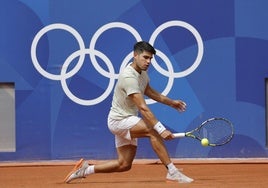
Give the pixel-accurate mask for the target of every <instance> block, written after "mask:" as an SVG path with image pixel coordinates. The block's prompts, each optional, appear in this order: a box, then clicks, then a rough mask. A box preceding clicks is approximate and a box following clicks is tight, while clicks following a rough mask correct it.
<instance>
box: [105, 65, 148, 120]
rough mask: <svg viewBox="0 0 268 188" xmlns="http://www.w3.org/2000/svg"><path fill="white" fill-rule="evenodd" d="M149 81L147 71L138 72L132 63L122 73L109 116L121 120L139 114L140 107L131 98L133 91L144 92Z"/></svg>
mask: <svg viewBox="0 0 268 188" xmlns="http://www.w3.org/2000/svg"><path fill="white" fill-rule="evenodd" d="M148 82H149V77H148V74H147V71H142V72H141V74H140V73H138V72H137V71H136V70H135V69H134V68H133V67H132V66H130V64H129V65H128V66H127V67H126V68H125V69H124V70H123V71H122V72H121V73H120V75H119V77H118V80H117V83H116V86H115V89H114V95H113V101H112V107H111V109H110V113H109V117H110V118H112V119H115V120H121V119H124V118H126V117H129V116H133V115H134V116H137V115H138V108H137V106H136V105H135V104H134V103H133V102H132V101H131V100H130V99H129V95H130V94H133V93H142V94H144V90H145V88H146V86H147V84H148Z"/></svg>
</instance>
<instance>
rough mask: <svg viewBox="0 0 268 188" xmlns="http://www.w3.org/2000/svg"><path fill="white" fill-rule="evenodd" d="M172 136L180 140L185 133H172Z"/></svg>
mask: <svg viewBox="0 0 268 188" xmlns="http://www.w3.org/2000/svg"><path fill="white" fill-rule="evenodd" d="M173 136H174V137H175V138H182V137H185V133H173Z"/></svg>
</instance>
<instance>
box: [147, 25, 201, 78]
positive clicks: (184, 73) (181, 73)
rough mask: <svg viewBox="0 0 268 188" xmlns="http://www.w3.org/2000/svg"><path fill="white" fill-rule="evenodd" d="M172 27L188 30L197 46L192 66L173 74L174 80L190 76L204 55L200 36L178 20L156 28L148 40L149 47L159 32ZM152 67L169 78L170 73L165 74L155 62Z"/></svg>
mask: <svg viewBox="0 0 268 188" xmlns="http://www.w3.org/2000/svg"><path fill="white" fill-rule="evenodd" d="M173 26H181V27H184V28H186V29H188V30H189V31H191V32H192V34H193V35H194V37H195V39H196V41H197V46H198V53H197V57H196V59H195V61H194V63H193V64H192V66H190V67H189V68H188V69H186V70H184V71H181V72H177V73H173V74H174V75H173V76H174V77H175V78H181V77H185V76H187V75H189V74H191V73H192V72H193V71H194V70H195V69H196V68H197V67H198V66H199V64H200V63H201V60H202V57H203V53H204V45H203V41H202V38H201V36H200V34H199V33H198V31H197V30H196V29H195V28H194V27H193V26H192V25H190V24H188V23H186V22H183V21H178V20H173V21H169V22H166V23H163V24H162V25H160V26H159V27H158V28H156V30H155V31H154V32H153V34H152V36H151V38H150V40H149V43H150V44H151V45H153V44H154V42H155V40H156V37H157V36H158V35H159V33H160V32H162V31H163V30H164V29H167V28H169V27H173ZM154 66H155V68H156V69H157V70H158V71H159V72H161V73H162V74H163V75H165V76H166V77H168V76H170V73H169V72H167V71H166V70H164V69H162V67H161V66H159V65H158V64H156V62H155V63H154Z"/></svg>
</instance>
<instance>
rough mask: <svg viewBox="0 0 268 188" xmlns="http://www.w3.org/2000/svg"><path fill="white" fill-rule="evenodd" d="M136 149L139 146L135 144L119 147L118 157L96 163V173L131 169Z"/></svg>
mask: <svg viewBox="0 0 268 188" xmlns="http://www.w3.org/2000/svg"><path fill="white" fill-rule="evenodd" d="M136 151H137V146H135V145H124V146H121V147H118V148H117V154H118V159H117V160H112V161H108V162H105V163H102V164H97V165H95V167H94V170H95V173H110V172H123V171H127V170H130V169H131V166H132V162H133V160H134V157H135V155H136Z"/></svg>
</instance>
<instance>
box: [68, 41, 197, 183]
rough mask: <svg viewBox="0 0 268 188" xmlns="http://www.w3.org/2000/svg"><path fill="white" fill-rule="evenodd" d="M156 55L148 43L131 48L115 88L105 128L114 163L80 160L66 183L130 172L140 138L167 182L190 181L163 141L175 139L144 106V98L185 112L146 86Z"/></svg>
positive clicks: (179, 101)
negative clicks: (156, 159)
mask: <svg viewBox="0 0 268 188" xmlns="http://www.w3.org/2000/svg"><path fill="white" fill-rule="evenodd" d="M155 53H156V51H155V49H154V48H153V47H152V46H151V45H150V44H149V43H147V42H144V41H141V42H137V43H136V44H135V45H134V53H133V62H132V63H130V64H129V65H128V66H127V67H126V68H125V69H124V70H123V71H122V72H121V73H120V75H119V78H118V81H117V84H116V86H115V89H114V95H113V101H112V107H111V109H110V113H109V115H108V128H109V130H110V131H111V132H112V133H113V134H114V135H115V146H116V149H117V153H118V158H117V160H113V161H109V162H104V163H102V164H96V165H89V164H88V162H86V161H84V160H83V159H81V160H80V161H78V162H77V164H76V165H75V167H74V169H73V170H72V171H71V172H70V173H69V174H68V175H67V176H66V178H65V180H64V181H65V182H66V183H69V182H71V181H72V180H75V179H78V178H85V177H86V176H88V175H90V174H94V173H111V172H124V171H128V170H130V169H131V166H132V162H133V160H134V157H135V155H136V151H137V138H143V137H147V138H149V139H150V142H151V145H152V148H153V150H154V151H155V153H156V154H157V156H158V157H159V159H160V160H161V162H162V163H163V164H164V165H165V167H166V168H167V175H166V179H167V180H169V181H176V182H179V183H190V182H192V181H193V179H191V178H189V177H187V176H186V175H184V174H183V173H181V172H180V171H179V170H178V169H177V168H176V166H175V165H174V164H173V163H172V162H171V159H170V157H169V154H168V152H167V149H166V147H165V145H164V141H163V140H171V139H173V138H174V136H173V135H172V133H171V132H170V131H169V130H167V129H166V127H165V126H164V125H163V124H162V123H161V122H160V121H159V120H158V119H157V118H156V117H155V116H154V114H153V113H152V111H151V110H150V108H149V107H148V106H147V104H146V102H145V98H144V95H146V96H148V97H149V98H151V99H153V100H155V101H157V102H160V103H163V104H165V105H168V106H170V107H173V108H175V109H176V110H179V111H185V109H186V104H185V103H184V102H183V101H181V100H172V99H170V98H168V97H166V96H164V95H162V94H160V93H158V92H157V91H155V90H154V89H153V88H152V87H151V86H150V85H149V77H148V74H147V69H148V67H149V66H150V64H151V59H152V58H153V55H155ZM138 113H140V114H141V117H139V116H138Z"/></svg>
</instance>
